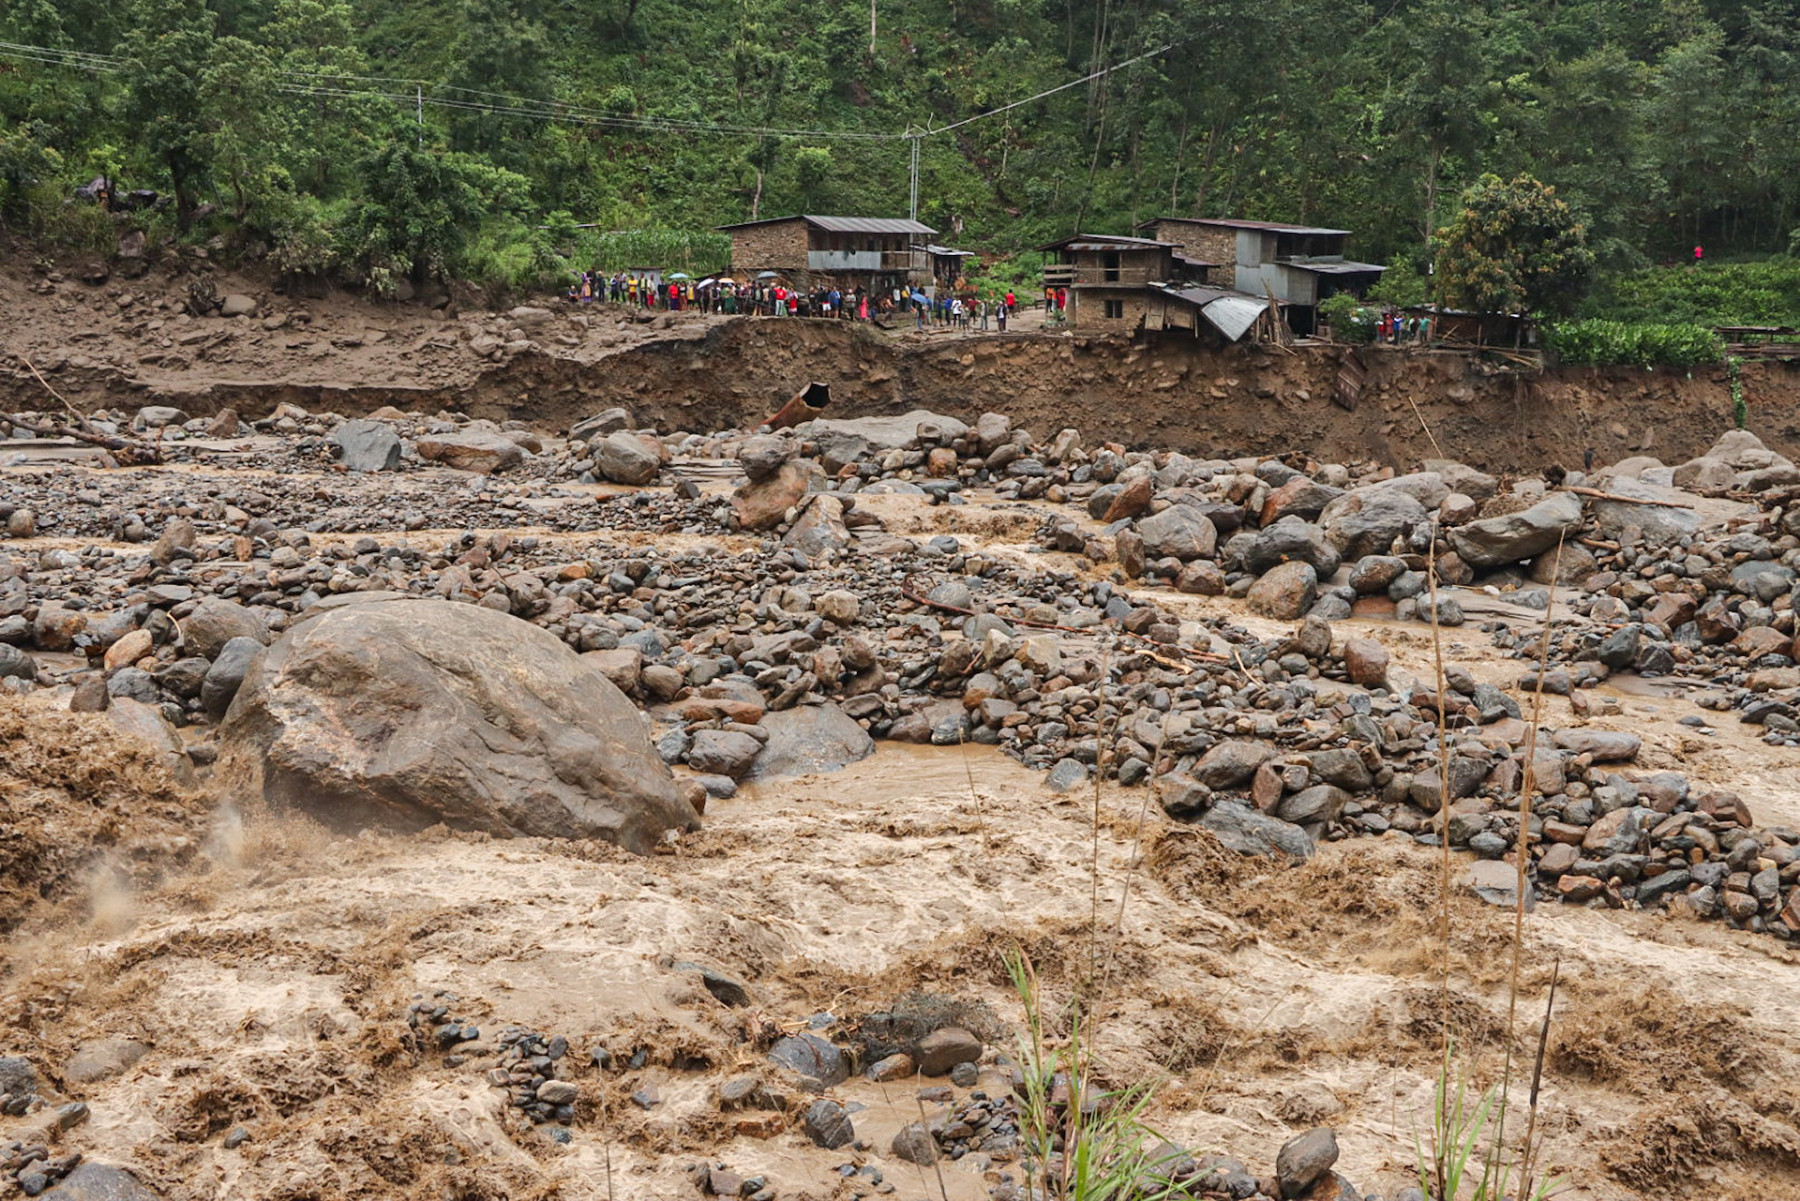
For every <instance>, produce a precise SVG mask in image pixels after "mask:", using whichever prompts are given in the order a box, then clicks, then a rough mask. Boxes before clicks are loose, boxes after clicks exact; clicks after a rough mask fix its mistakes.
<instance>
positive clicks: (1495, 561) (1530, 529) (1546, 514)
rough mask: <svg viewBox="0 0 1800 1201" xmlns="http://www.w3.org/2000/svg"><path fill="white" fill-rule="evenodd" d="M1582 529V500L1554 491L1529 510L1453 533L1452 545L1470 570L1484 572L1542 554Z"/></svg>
mask: <svg viewBox="0 0 1800 1201" xmlns="http://www.w3.org/2000/svg"><path fill="white" fill-rule="evenodd" d="M1580 526H1581V498H1580V497H1579V496H1576V495H1575V494H1574V493H1572V492H1553V493H1551V494H1550V495H1549V496H1546V497H1545V498H1544V499H1543V500H1540V501H1539V502H1538V503H1537V504H1535V505H1532V506H1531V507H1530V508H1528V509H1521V510H1519V511H1518V512H1517V513H1507V514H1504V515H1502V516H1500V517H1484V518H1482V519H1481V520H1480V521H1471V522H1470V523H1469V524H1467V525H1464V526H1458V527H1457V528H1456V529H1453V530H1451V531H1450V545H1451V547H1453V548H1454V549H1455V551H1456V553H1457V554H1458V555H1459V556H1461V558H1462V561H1463V562H1464V563H1467V564H1468V565H1469V566H1470V567H1474V568H1480V569H1485V568H1489V567H1502V566H1504V565H1506V564H1508V563H1518V562H1521V561H1523V560H1525V559H1530V558H1533V557H1535V556H1537V555H1541V554H1543V553H1544V552H1545V551H1547V550H1549V549H1550V548H1551V547H1553V546H1555V545H1556V544H1557V542H1559V541H1560V540H1561V539H1562V538H1563V537H1564V536H1565V535H1573V534H1574V533H1575V531H1576V530H1577V529H1579V528H1580Z"/></svg>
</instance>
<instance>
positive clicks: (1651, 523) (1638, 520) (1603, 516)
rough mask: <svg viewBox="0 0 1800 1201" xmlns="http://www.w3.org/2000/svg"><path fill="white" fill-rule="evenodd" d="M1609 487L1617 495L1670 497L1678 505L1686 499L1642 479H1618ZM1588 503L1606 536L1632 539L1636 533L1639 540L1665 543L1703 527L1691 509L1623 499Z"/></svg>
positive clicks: (1670, 490)
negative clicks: (1635, 502) (1638, 502)
mask: <svg viewBox="0 0 1800 1201" xmlns="http://www.w3.org/2000/svg"><path fill="white" fill-rule="evenodd" d="M1609 491H1610V492H1611V493H1612V494H1613V495H1614V496H1634V497H1638V498H1640V499H1643V500H1646V501H1659V500H1660V501H1671V502H1673V504H1676V505H1679V504H1681V503H1682V501H1683V497H1682V495H1681V494H1680V493H1679V492H1677V491H1675V490H1674V489H1672V488H1658V487H1656V486H1654V485H1652V484H1646V483H1643V482H1642V481H1639V480H1615V481H1613V484H1612V487H1611V488H1610V489H1609ZM1589 507H1590V511H1591V512H1592V513H1593V517H1594V528H1595V529H1596V530H1597V531H1599V533H1600V536H1601V537H1603V538H1625V539H1627V540H1629V539H1630V538H1631V537H1633V536H1635V538H1636V540H1637V541H1639V542H1645V543H1649V544H1650V545H1652V546H1663V545H1667V544H1668V543H1671V542H1674V541H1675V540H1676V539H1678V538H1680V537H1682V536H1683V535H1684V534H1691V533H1693V532H1694V531H1696V530H1698V529H1699V528H1700V515H1699V514H1698V513H1696V512H1694V510H1692V509H1679V508H1673V507H1671V506H1670V505H1660V504H1633V503H1631V502H1630V501H1623V500H1595V501H1593V502H1591V504H1590V506H1589Z"/></svg>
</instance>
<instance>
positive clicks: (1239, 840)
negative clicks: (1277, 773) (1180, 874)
mask: <svg viewBox="0 0 1800 1201" xmlns="http://www.w3.org/2000/svg"><path fill="white" fill-rule="evenodd" d="M1199 824H1200V825H1201V826H1202V827H1203V828H1205V829H1207V830H1210V831H1212V834H1213V836H1214V837H1215V838H1217V839H1218V840H1219V843H1220V844H1221V845H1222V846H1224V847H1225V849H1226V850H1229V851H1236V852H1237V853H1238V854H1240V855H1260V856H1262V857H1264V858H1287V859H1295V860H1305V859H1310V858H1311V857H1312V853H1313V840H1312V839H1311V838H1309V837H1308V836H1307V833H1306V831H1305V830H1302V829H1301V828H1300V827H1299V826H1296V825H1293V824H1292V823H1290V822H1284V821H1282V820H1281V819H1280V818H1276V817H1270V816H1269V815H1268V814H1266V813H1258V812H1257V811H1256V810H1254V809H1252V808H1250V807H1249V806H1248V805H1245V804H1243V803H1242V802H1240V801H1233V800H1223V801H1220V802H1219V803H1218V804H1216V805H1214V806H1213V807H1212V808H1211V809H1208V810H1207V811H1206V813H1205V814H1204V815H1203V816H1202V817H1201V818H1200V822H1199Z"/></svg>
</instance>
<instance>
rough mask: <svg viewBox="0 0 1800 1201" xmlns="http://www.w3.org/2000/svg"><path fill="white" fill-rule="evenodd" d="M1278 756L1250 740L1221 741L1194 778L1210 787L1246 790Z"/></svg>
mask: <svg viewBox="0 0 1800 1201" xmlns="http://www.w3.org/2000/svg"><path fill="white" fill-rule="evenodd" d="M1274 753H1275V752H1274V750H1273V748H1271V747H1269V746H1268V745H1266V744H1264V743H1261V742H1251V741H1249V740H1247V739H1233V740H1232V741H1229V742H1221V743H1219V745H1217V746H1215V747H1213V748H1212V749H1211V750H1209V751H1207V752H1206V754H1205V755H1203V756H1201V758H1200V762H1199V763H1197V764H1195V766H1194V778H1195V779H1196V780H1198V781H1200V783H1202V784H1204V785H1206V786H1207V787H1208V788H1214V789H1221V788H1242V787H1243V786H1244V785H1246V784H1248V783H1249V782H1250V777H1251V776H1254V775H1255V774H1256V769H1257V768H1259V767H1261V766H1262V765H1263V764H1264V763H1265V762H1266V761H1267V760H1268V759H1269V757H1270V756H1272V755H1273V754H1274Z"/></svg>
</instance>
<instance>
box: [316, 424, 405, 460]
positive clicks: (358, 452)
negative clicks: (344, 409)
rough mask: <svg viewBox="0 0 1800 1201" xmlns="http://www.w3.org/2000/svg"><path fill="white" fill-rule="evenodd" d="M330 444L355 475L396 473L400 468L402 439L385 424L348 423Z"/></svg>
mask: <svg viewBox="0 0 1800 1201" xmlns="http://www.w3.org/2000/svg"><path fill="white" fill-rule="evenodd" d="M326 441H328V442H330V443H331V445H332V447H333V448H334V453H335V454H336V455H337V457H338V462H340V463H342V464H343V465H344V466H345V467H347V468H349V469H350V470H351V471H392V470H394V468H396V467H398V466H400V435H399V434H396V433H395V432H394V427H393V426H391V425H389V424H388V423H387V422H385V421H367V420H364V419H361V418H358V419H357V420H355V421H346V422H344V423H343V424H342V425H340V426H338V427H337V428H336V429H334V430H332V431H331V434H330V436H329V437H328V438H327V439H326Z"/></svg>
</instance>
